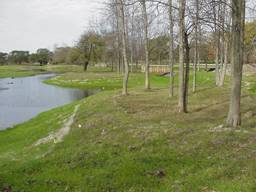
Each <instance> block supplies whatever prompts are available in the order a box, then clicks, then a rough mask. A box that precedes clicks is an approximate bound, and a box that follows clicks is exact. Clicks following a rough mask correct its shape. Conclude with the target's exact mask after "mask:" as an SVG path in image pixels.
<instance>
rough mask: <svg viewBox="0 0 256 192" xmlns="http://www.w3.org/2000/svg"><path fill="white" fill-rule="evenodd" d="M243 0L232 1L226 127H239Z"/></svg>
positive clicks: (243, 20)
mask: <svg viewBox="0 0 256 192" xmlns="http://www.w3.org/2000/svg"><path fill="white" fill-rule="evenodd" d="M244 22H245V0H232V43H231V44H232V52H231V64H232V65H231V68H232V69H231V77H232V80H231V95H230V105H229V112H228V118H227V125H229V126H233V127H238V126H239V125H241V114H240V105H241V104H240V103H241V83H242V70H243V44H244Z"/></svg>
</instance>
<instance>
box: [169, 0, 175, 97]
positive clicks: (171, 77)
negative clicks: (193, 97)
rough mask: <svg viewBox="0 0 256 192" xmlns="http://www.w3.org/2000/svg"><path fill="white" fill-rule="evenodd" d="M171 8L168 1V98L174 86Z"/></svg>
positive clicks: (170, 2)
mask: <svg viewBox="0 0 256 192" xmlns="http://www.w3.org/2000/svg"><path fill="white" fill-rule="evenodd" d="M173 27H174V24H173V7H172V0H169V67H170V89H169V96H171V97H172V96H173V94H174V93H173V86H174V72H173V66H174V54H173V52H174V50H173V49H174V45H173V44H174V40H173V38H174V35H173Z"/></svg>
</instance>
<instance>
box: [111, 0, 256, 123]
mask: <svg viewBox="0 0 256 192" xmlns="http://www.w3.org/2000/svg"><path fill="white" fill-rule="evenodd" d="M245 4H246V2H245V0H168V1H164V0H109V3H108V4H107V6H108V8H109V9H108V11H109V16H110V18H112V19H111V20H110V21H112V22H111V23H110V31H112V33H113V34H114V37H115V44H114V43H113V44H114V45H115V46H113V48H115V50H116V53H117V55H116V56H115V58H117V61H118V62H117V66H120V65H121V66H122V68H123V70H124V80H123V94H124V95H126V94H127V93H128V92H127V84H128V77H129V72H130V71H129V67H128V54H130V57H131V59H130V62H132V59H133V58H134V55H136V54H134V53H133V51H134V50H135V51H137V50H138V49H136V47H137V48H138V47H143V49H144V53H143V54H144V63H145V88H146V89H150V78H149V76H150V60H149V58H150V54H151V53H150V46H149V41H150V39H152V37H154V36H155V33H158V34H159V35H162V34H163V33H165V34H167V39H168V40H167V41H166V43H168V50H169V51H168V53H169V54H168V55H169V60H168V61H169V66H170V91H169V94H170V96H173V94H174V93H173V92H174V88H173V85H174V84H173V81H174V78H173V77H174V64H175V56H174V55H175V49H176V50H178V55H179V58H178V63H179V74H178V76H179V78H178V79H179V86H178V104H179V105H178V108H179V111H180V112H184V113H186V112H187V111H188V110H187V106H188V89H189V77H190V63H191V58H193V60H192V61H193V91H194V92H195V91H196V82H197V69H198V66H199V63H200V52H199V50H200V49H199V47H200V44H201V42H202V41H204V38H205V37H206V38H207V39H211V38H212V40H213V46H214V60H215V61H214V62H215V74H216V86H223V84H224V79H225V75H226V71H227V68H228V65H229V63H231V66H230V67H229V68H230V69H231V70H230V71H231V76H232V80H231V97H230V107H229V113H228V118H227V125H230V126H234V127H237V126H239V125H240V124H241V115H240V98H241V81H242V66H243V62H244V52H245V49H246V47H249V48H248V50H247V51H248V52H250V51H252V49H253V48H252V47H253V46H255V44H254V43H255V41H256V34H253V33H254V32H253V30H251V31H250V34H248V36H247V37H246V38H245ZM165 19H166V20H165ZM161 21H163V22H161ZM164 21H166V23H167V25H166V26H167V31H165V30H164V29H165V27H164V26H165V25H164V24H166V23H165V22H164ZM248 25H249V26H250V25H252V26H253V27H254V30H255V29H256V27H255V21H254V22H251V23H249V24H248ZM159 26H161V27H159ZM157 27H158V28H157ZM253 27H249V29H251V28H253ZM134 28H137V30H135V29H134ZM156 28H157V29H156ZM247 38H248V39H249V40H248V41H245V39H247ZM141 45H142V46H141ZM192 48H193V52H192ZM158 51H159V50H158ZM191 54H193V56H192V57H191Z"/></svg>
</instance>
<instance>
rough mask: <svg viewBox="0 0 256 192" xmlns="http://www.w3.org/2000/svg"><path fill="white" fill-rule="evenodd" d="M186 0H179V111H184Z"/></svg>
mask: <svg viewBox="0 0 256 192" xmlns="http://www.w3.org/2000/svg"><path fill="white" fill-rule="evenodd" d="M185 6H186V0H179V99H178V100H179V112H183V113H185V112H186V106H185V105H186V103H185V94H184V90H185V86H184V39H185Z"/></svg>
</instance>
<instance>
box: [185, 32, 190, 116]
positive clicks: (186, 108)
mask: <svg viewBox="0 0 256 192" xmlns="http://www.w3.org/2000/svg"><path fill="white" fill-rule="evenodd" d="M184 43H185V63H186V68H185V81H184V112H185V113H187V112H188V88H189V71H190V69H189V68H190V65H189V51H190V47H189V44H188V34H187V33H186V32H185V36H184Z"/></svg>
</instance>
